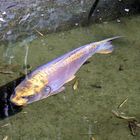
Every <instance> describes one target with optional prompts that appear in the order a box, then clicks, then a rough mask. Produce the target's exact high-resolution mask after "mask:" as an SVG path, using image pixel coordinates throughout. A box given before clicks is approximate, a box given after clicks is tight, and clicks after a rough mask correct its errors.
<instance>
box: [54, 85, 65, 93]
mask: <svg viewBox="0 0 140 140" xmlns="http://www.w3.org/2000/svg"><path fill="white" fill-rule="evenodd" d="M64 90H65V87H64V86H63V87H61V88H59V89H58V90H56V91H54V92H53V93H52V95H54V94H57V93H59V92H62V91H64Z"/></svg>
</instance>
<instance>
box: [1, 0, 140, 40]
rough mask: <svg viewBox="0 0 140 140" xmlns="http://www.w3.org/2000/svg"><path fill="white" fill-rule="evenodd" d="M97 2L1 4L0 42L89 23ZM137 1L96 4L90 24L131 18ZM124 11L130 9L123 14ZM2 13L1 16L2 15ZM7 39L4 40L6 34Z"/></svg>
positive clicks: (37, 0) (25, 0)
mask: <svg viewBox="0 0 140 140" xmlns="http://www.w3.org/2000/svg"><path fill="white" fill-rule="evenodd" d="M95 1H96V0H93V1H91V0H53V1H50V0H10V1H9V0H0V3H1V4H0V14H1V15H3V16H1V17H0V18H1V22H0V31H1V32H0V40H3V41H4V40H6V41H8V40H9V41H11V40H12V39H13V40H16V41H17V40H18V39H19V38H25V37H28V36H30V35H33V34H35V32H34V28H35V29H37V30H38V31H41V32H43V33H45V32H49V33H51V32H55V31H59V30H67V29H70V28H71V27H73V26H75V25H77V23H78V25H81V24H84V25H85V23H88V22H89V21H88V15H89V12H90V10H91V8H92V5H93V4H94V3H95ZM138 4H139V2H138V1H137V0H126V1H123V2H122V1H119V0H99V1H98V3H97V6H96V7H95V9H94V12H93V13H92V16H91V17H90V22H91V23H92V22H104V21H105V20H110V19H114V18H116V17H117V18H118V17H119V16H120V14H121V15H123V16H124V15H128V14H129V15H130V14H131V13H134V12H136V10H138V8H137V6H136V5H138ZM124 9H129V12H128V10H127V11H126V10H124ZM2 13H4V14H2ZM7 29H8V30H12V34H10V37H9V36H8V37H7V38H3V37H2V36H5V34H6V33H7V32H8V30H7ZM12 35H13V37H12Z"/></svg>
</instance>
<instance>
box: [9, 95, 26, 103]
mask: <svg viewBox="0 0 140 140" xmlns="http://www.w3.org/2000/svg"><path fill="white" fill-rule="evenodd" d="M10 101H11V102H12V103H13V104H15V105H17V106H24V105H26V104H27V101H28V99H27V98H22V97H18V96H14V95H12V96H11V98H10Z"/></svg>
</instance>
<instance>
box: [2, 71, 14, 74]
mask: <svg viewBox="0 0 140 140" xmlns="http://www.w3.org/2000/svg"><path fill="white" fill-rule="evenodd" d="M0 73H1V74H13V73H14V72H13V71H5V70H0Z"/></svg>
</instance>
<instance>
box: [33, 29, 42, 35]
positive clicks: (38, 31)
mask: <svg viewBox="0 0 140 140" xmlns="http://www.w3.org/2000/svg"><path fill="white" fill-rule="evenodd" d="M34 30H35V31H36V32H37V33H38V34H39V35H40V36H44V35H43V34H42V33H41V32H40V31H38V30H37V29H35V28H34Z"/></svg>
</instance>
